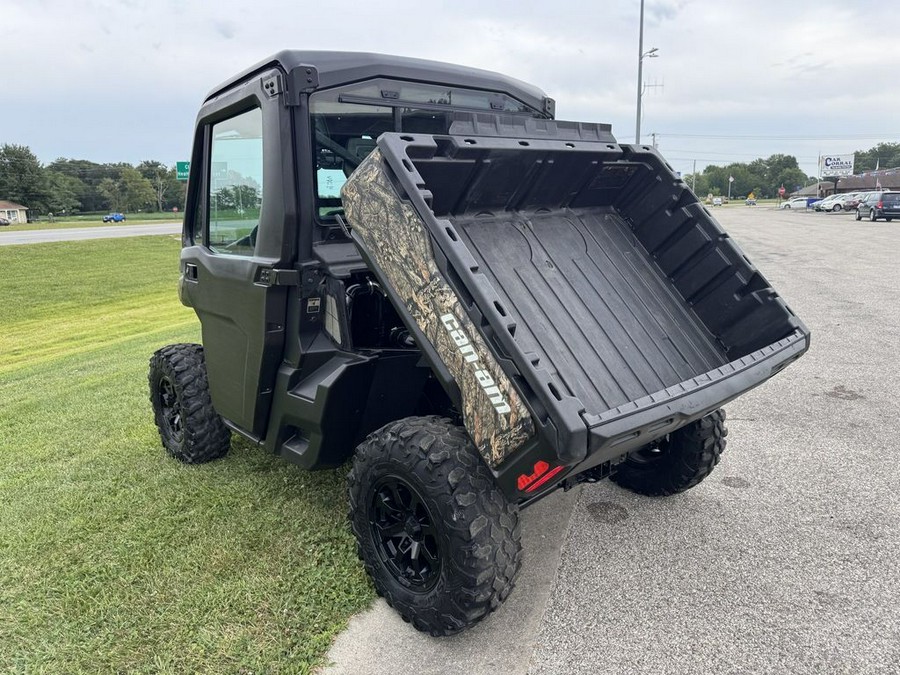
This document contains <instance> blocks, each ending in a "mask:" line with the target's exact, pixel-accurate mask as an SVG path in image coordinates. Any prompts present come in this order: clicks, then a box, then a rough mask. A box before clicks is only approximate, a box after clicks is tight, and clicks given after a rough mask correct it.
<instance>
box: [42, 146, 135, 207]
mask: <svg viewBox="0 0 900 675" xmlns="http://www.w3.org/2000/svg"><path fill="white" fill-rule="evenodd" d="M47 169H49V170H50V171H54V172H56V173H62V174H65V175H67V176H71V177H72V178H77V179H78V180H80V181H81V184H82V185H83V187H82V189H81V194H79V195H78V199H79V201H80V202H81V210H82V211H101V210H102V209H104V208H106V206H107V198H106V196H105V195H104V194H103V193H102V192H101V191H100V190H99V189H98V188H99V186H100V182H101V181H102V180H103V179H104V178H109V179H112V180H116V179H117V178H118V177H119V169H118V168H117V167H116V166H115V165H112V164H97V163H96V162H91V161H88V160H86V159H68V158H66V157H60V158H58V159H57V160H55V161H53V162H51V163H50V164H48V165H47Z"/></svg>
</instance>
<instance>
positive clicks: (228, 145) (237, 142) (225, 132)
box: [206, 108, 263, 256]
mask: <svg viewBox="0 0 900 675" xmlns="http://www.w3.org/2000/svg"><path fill="white" fill-rule="evenodd" d="M262 196H263V138H262V111H261V110H260V109H259V108H254V109H253V110H248V111H247V112H245V113H242V114H240V115H238V116H236V117H232V118H231V119H227V120H224V121H222V122H218V123H216V124H214V125H213V128H212V152H211V155H210V172H209V195H208V204H209V208H208V213H209V235H208V237H207V239H206V241H207V245H208V246H209V247H210V248H211V249H212V250H213V251H215V252H216V253H224V254H228V255H243V256H251V255H253V252H254V250H255V248H256V232H257V229H258V227H259V213H260V209H261V207H262Z"/></svg>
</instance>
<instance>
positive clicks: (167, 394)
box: [157, 376, 184, 443]
mask: <svg viewBox="0 0 900 675" xmlns="http://www.w3.org/2000/svg"><path fill="white" fill-rule="evenodd" d="M157 390H158V395H159V403H160V417H161V418H162V422H163V425H164V431H163V433H165V434H166V435H167V436H168V437H169V438H171V439H172V440H173V441H174V442H176V443H181V441H182V439H183V438H184V427H183V426H182V423H181V406H180V405H179V403H178V394H177V393H176V392H175V385H174V384H172V380H170V379H169V378H168V377H165V376H164V377H161V378H160V379H159V384H158V385H157Z"/></svg>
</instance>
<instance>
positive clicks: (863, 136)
mask: <svg viewBox="0 0 900 675" xmlns="http://www.w3.org/2000/svg"><path fill="white" fill-rule="evenodd" d="M659 135H660V136H662V137H667V138H703V139H707V140H724V141H733V140H745V141H855V140H871V139H873V138H876V139H881V140H884V139H889V138H900V132H891V133H881V134H844V135H837V136H742V135H737V134H679V133H669V132H665V131H663V132H660V134H659Z"/></svg>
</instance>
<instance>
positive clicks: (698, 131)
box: [0, 0, 900, 171]
mask: <svg viewBox="0 0 900 675" xmlns="http://www.w3.org/2000/svg"><path fill="white" fill-rule="evenodd" d="M0 2H2V3H3V10H2V14H3V21H4V29H5V31H6V33H7V34H11V35H13V34H14V35H27V36H28V38H27V39H28V46H27V49H23V48H22V47H21V43H20V42H19V41H16V40H4V41H0V64H2V66H0V69H2V73H0V75H2V77H0V79H2V80H3V83H4V86H5V87H7V88H8V89H10V90H13V91H16V92H17V99H18V100H19V101H20V102H19V103H17V104H16V105H14V106H9V105H7V106H4V107H3V109H2V112H0V142H16V143H23V144H26V145H29V146H31V147H32V149H33V150H34V151H35V152H36V153H37V154H38V156H39V157H40V158H41V159H43V160H44V161H49V160H52V159H54V158H55V157H57V156H59V155H67V156H77V157H84V158H87V159H94V160H97V161H120V160H121V161H130V162H137V161H140V160H141V159H147V158H151V157H153V158H157V159H159V160H161V161H164V162H167V163H173V162H174V161H176V160H179V159H184V158H185V157H186V155H187V153H188V148H189V147H190V143H191V134H192V126H193V121H194V117H195V115H196V112H197V108H198V106H199V104H200V102H201V101H202V98H203V96H204V95H205V94H206V92H208V91H209V90H210V89H212V88H213V87H214V86H215V85H216V84H218V83H219V82H221V81H222V80H224V79H226V78H228V77H230V76H231V75H233V74H234V73H236V72H238V71H240V70H243V69H244V68H246V67H247V66H249V65H251V64H253V63H255V62H258V61H260V60H262V59H264V58H266V57H268V56H269V55H271V54H272V53H274V52H275V51H277V50H278V49H281V48H289V47H290V48H308V49H352V50H359V51H377V52H385V53H399V54H402V55H407V56H418V57H422V58H431V59H436V60H446V61H450V62H454V63H461V64H463V65H470V66H476V67H481V68H487V69H492V70H497V71H500V72H504V73H506V74H508V75H511V76H513V77H518V78H520V79H523V80H526V81H529V82H533V83H534V84H536V85H538V86H539V87H541V88H542V89H544V90H545V91H547V93H548V94H549V95H551V96H553V97H554V98H555V99H556V100H557V110H558V111H559V114H560V116H563V117H567V118H570V119H573V118H574V119H582V120H589V121H603V122H612V123H613V128H614V132H615V133H616V134H617V135H618V136H619V137H620V138H621V139H622V140H624V141H629V140H633V129H634V116H635V98H636V93H637V72H636V71H637V33H638V30H637V21H638V7H639V5H638V2H637V0H633V1H632V2H629V3H597V2H596V1H590V2H587V1H581V0H570V1H569V2H567V3H565V5H560V4H559V3H547V2H538V1H537V0H515V1H514V0H496V1H493V2H484V0H457V1H456V2H454V3H437V2H428V1H426V0H423V1H422V2H419V3H417V4H416V5H415V11H410V5H409V3H408V2H406V1H404V2H400V0H382V1H381V2H379V3H377V4H375V3H364V4H363V3H358V2H350V1H349V0H333V1H332V2H329V3H327V5H322V4H321V3H312V2H309V1H294V2H291V3H284V2H279V1H277V0H257V1H256V2H255V3H253V4H252V6H251V5H250V4H249V3H247V2H246V1H245V0H219V1H218V2H216V3H215V5H212V4H206V3H191V2H184V0H155V1H154V2H147V1H145V0H126V1H118V2H114V1H110V0H90V1H89V0H69V1H64V0H0ZM875 15H877V17H878V19H877V20H878V22H879V24H880V25H885V26H888V25H895V24H896V25H900V6H897V5H896V4H891V3H877V4H876V3H874V2H870V1H868V0H863V1H861V2H855V3H846V2H844V3H839V2H836V1H835V0H821V1H818V2H812V1H804V2H797V3H783V2H780V1H779V2H776V1H775V0H758V1H757V2H755V3H724V2H699V1H696V0H695V1H692V2H690V1H685V0H647V2H646V17H645V35H644V39H645V43H644V44H645V45H646V47H647V48H650V47H658V48H659V54H660V57H659V58H656V59H652V60H648V61H646V62H645V64H644V65H645V68H644V76H645V80H646V81H647V82H654V81H656V82H659V83H663V84H664V87H663V88H662V89H661V90H655V91H652V92H648V93H647V95H646V96H645V111H644V118H643V125H642V127H643V130H644V131H645V132H646V133H647V134H649V133H651V132H658V133H659V134H661V136H660V139H661V140H660V143H661V146H660V147H661V150H662V151H663V153H664V154H666V155H667V156H672V157H686V158H687V159H689V160H691V159H692V158H693V157H700V158H701V159H702V158H704V157H706V158H707V159H710V160H717V161H718V159H721V160H722V161H728V160H729V159H732V160H733V159H752V158H753V157H745V155H747V154H752V153H754V152H758V153H760V154H765V155H768V154H772V153H774V152H785V153H788V154H796V155H798V156H800V155H803V156H810V155H812V156H813V160H812V162H811V164H814V163H815V156H816V154H817V151H816V149H815V147H814V145H815V143H816V141H806V140H802V137H809V136H818V137H824V136H830V137H832V138H833V140H827V139H826V140H825V141H822V142H821V144H822V148H821V150H822V151H833V152H844V151H847V150H851V151H852V150H854V149H857V148H858V147H868V145H871V144H873V143H874V142H876V141H878V140H892V141H896V140H900V138H898V137H897V136H896V134H897V133H898V132H900V130H895V129H891V127H892V126H893V123H892V121H891V119H892V118H891V116H890V115H889V114H887V113H884V114H880V115H879V114H877V112H873V111H890V110H894V109H896V108H898V106H900V91H898V90H896V89H894V88H884V89H881V90H880V91H878V92H877V98H875V96H876V93H875V92H873V94H872V96H873V98H871V99H868V100H867V99H866V93H865V90H864V89H862V90H860V89H859V88H854V85H853V83H854V82H857V81H859V79H860V78H861V77H863V76H864V77H866V78H868V79H870V80H873V81H875V80H877V79H878V78H880V77H882V76H884V75H888V74H891V73H892V71H893V70H895V68H894V66H893V62H892V58H891V57H890V56H889V55H890V54H891V53H892V51H893V49H894V45H893V39H892V37H891V36H889V35H887V34H881V33H879V32H877V31H875V32H863V31H859V30H855V29H854V27H855V26H859V25H861V23H863V22H865V21H870V20H871V19H872V17H873V16H875ZM276 19H277V20H276ZM713 131H714V132H715V133H718V134H720V135H730V136H732V137H733V138H732V139H731V140H730V141H729V140H717V139H703V138H696V137H695V136H702V135H709V134H710V133H712V132H713ZM876 132H877V133H886V134H890V133H893V134H895V136H893V137H885V138H876V139H874V140H873V141H872V143H869V142H868V141H867V140H862V141H861V140H860V139H859V134H862V133H876ZM679 134H680V135H681V136H680V137H679V136H678V135H679ZM686 134H693V135H694V136H685V135H686ZM751 135H752V136H768V137H773V138H774V137H776V136H780V137H782V138H780V139H775V140H771V141H765V140H753V141H751V140H746V139H740V138H736V137H740V136H751ZM670 150H671V152H670ZM712 153H721V154H716V155H713V154H712ZM729 153H730V154H729ZM757 156H758V155H757ZM674 163H675V164H676V168H679V169H682V170H685V166H684V165H683V164H682V165H680V166H679V165H678V164H677V162H674ZM804 168H805V169H806V168H807V167H805V166H804ZM689 169H690V166H688V167H687V170H689ZM808 170H810V171H811V170H812V167H811V166H810V167H809V169H808Z"/></svg>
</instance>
